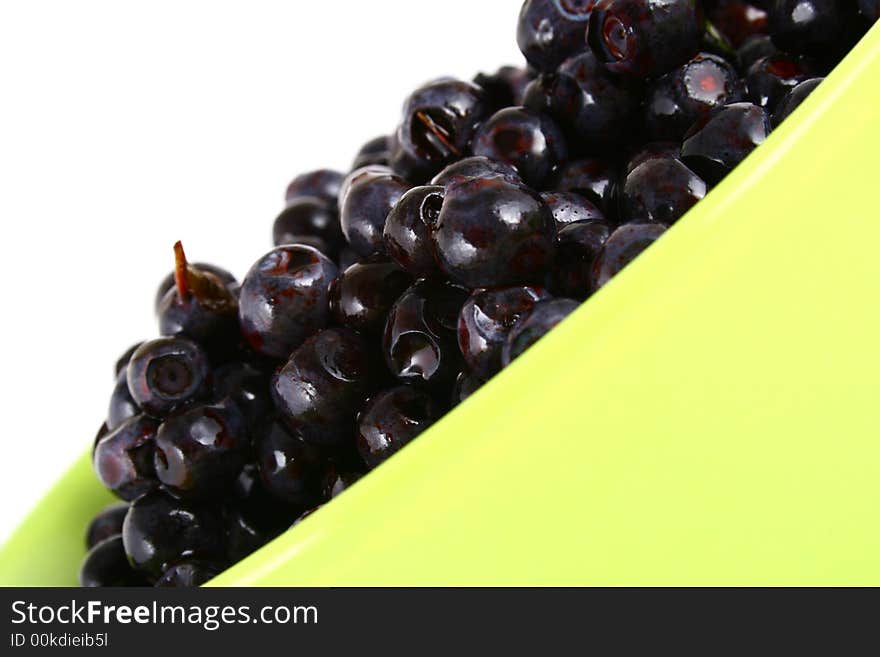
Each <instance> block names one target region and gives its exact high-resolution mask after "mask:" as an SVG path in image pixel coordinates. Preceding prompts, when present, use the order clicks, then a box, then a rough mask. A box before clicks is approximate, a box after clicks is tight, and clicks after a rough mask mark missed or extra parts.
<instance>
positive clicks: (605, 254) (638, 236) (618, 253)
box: [592, 224, 666, 291]
mask: <svg viewBox="0 0 880 657" xmlns="http://www.w3.org/2000/svg"><path fill="white" fill-rule="evenodd" d="M664 232H666V226H664V225H662V224H624V225H623V226H620V227H619V228H617V229H616V230H615V231H614V232H613V233H611V236H610V237H609V238H608V239H607V240H606V241H605V244H604V245H603V246H602V249H601V251H599V253H598V255H597V256H596V259H595V261H594V262H593V275H592V281H593V290H594V291H595V290H598V289H599V288H601V287H602V286H603V285H605V284H606V283H607V282H608V281H610V280H611V279H612V278H614V277H615V276H616V275H617V274H618V273H620V271H621V270H622V269H623V268H624V267H626V266H627V265H628V264H629V263H630V262H632V261H633V260H635V259H636V257H638V255H639V254H641V253H642V251H644V250H645V249H647V248H648V247H649V246H651V244H653V243H654V242H656V241H657V240H658V239H660V236H661V235H663V233H664Z"/></svg>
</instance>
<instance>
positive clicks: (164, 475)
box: [155, 402, 250, 499]
mask: <svg viewBox="0 0 880 657" xmlns="http://www.w3.org/2000/svg"><path fill="white" fill-rule="evenodd" d="M249 447H250V444H249V440H248V434H247V431H246V425H245V420H244V416H243V415H242V413H241V411H240V410H239V409H238V407H237V406H235V405H234V404H232V403H229V402H227V403H221V404H213V405H209V406H195V407H193V408H190V409H187V410H185V411H181V412H178V413H174V414H173V415H171V416H169V417H167V418H166V419H165V421H164V422H162V424H161V425H160V426H159V430H158V432H157V433H156V450H155V466H156V476H157V477H158V478H159V481H161V482H162V483H163V484H164V485H165V487H166V488H167V489H168V490H170V491H171V492H172V493H174V494H175V495H177V496H178V497H184V498H188V499H206V498H209V497H212V496H215V495H216V494H218V493H220V492H222V491H224V490H228V489H229V488H230V487H231V486H232V484H233V482H235V479H236V478H237V477H238V475H239V473H240V472H241V469H242V468H243V467H244V464H245V461H246V460H247V457H248V452H249Z"/></svg>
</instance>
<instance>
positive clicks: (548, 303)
mask: <svg viewBox="0 0 880 657" xmlns="http://www.w3.org/2000/svg"><path fill="white" fill-rule="evenodd" d="M579 305H580V304H579V303H578V302H577V301H574V300H573V299H547V300H545V301H541V302H540V303H537V304H535V307H534V308H532V311H531V312H530V313H528V314H527V315H525V316H523V317H522V318H520V321H518V322H517V323H516V324H515V325H514V327H513V329H511V331H510V333H509V334H508V336H507V340H505V342H504V348H503V350H502V352H501V362H502V364H503V365H504V367H507V366H508V365H510V363H511V362H513V360H514V359H516V358H518V357H519V356H520V354H522V353H523V352H524V351H525V350H526V349H528V348H529V347H531V346H532V345H533V344H535V343H536V342H537V341H538V340H540V339H541V338H542V337H544V336H545V335H546V334H547V333H549V332H550V331H551V330H552V329H553V328H554V327H555V326H556V325H557V324H559V323H560V322H561V321H562V320H563V319H565V318H566V317H568V316H569V315H570V314H571V313H573V312H574V311H575V310H577V307H578V306H579Z"/></svg>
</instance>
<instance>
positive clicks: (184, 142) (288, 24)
mask: <svg viewBox="0 0 880 657" xmlns="http://www.w3.org/2000/svg"><path fill="white" fill-rule="evenodd" d="M519 4H520V3H519V2H517V1H516V0H507V1H505V0H479V1H476V0H445V1H444V2H442V3H436V2H427V1H425V0H411V1H408V2H404V1H402V0H384V1H383V0H373V1H372V2H339V1H337V2H317V1H315V0H312V1H309V2H303V1H300V0H288V1H287V2H247V3H244V2H239V3H231V2H169V1H161V2H152V3H149V4H148V5H145V4H137V3H131V2H111V1H104V2H97V1H88V0H83V1H81V2H76V3H73V2H65V1H61V0H56V1H39V0H34V1H32V2H17V3H12V2H6V3H3V5H2V7H0V94H2V99H0V221H2V238H0V249H2V258H0V267H2V274H3V279H2V280H3V283H4V286H5V290H4V295H3V299H4V305H3V320H2V329H0V330H2V333H3V334H2V340H0V349H2V374H0V399H2V411H3V412H2V432H0V440H2V443H3V448H2V457H0V541H3V540H4V539H5V538H6V537H7V536H8V535H9V533H10V532H11V531H12V529H13V528H14V526H15V525H16V524H17V522H18V521H19V520H20V519H21V518H22V517H23V516H24V514H25V513H26V512H27V511H28V510H29V509H30V507H31V506H32V505H33V504H34V503H35V502H36V501H37V500H38V499H39V497H40V495H42V493H43V492H44V490H45V489H46V488H47V487H48V486H49V485H50V484H51V482H52V481H53V480H54V479H55V478H56V477H57V476H58V475H59V474H60V473H62V472H63V471H64V469H65V468H66V467H67V465H68V464H69V463H70V462H71V461H72V460H73V459H74V458H76V457H77V456H78V455H79V454H80V453H81V452H82V451H83V450H84V449H86V448H87V447H88V446H89V444H90V441H91V440H92V438H93V436H94V434H95V432H96V430H97V428H98V426H99V425H100V424H101V422H102V421H103V418H104V415H105V414H106V409H107V401H108V397H109V395H110V392H111V390H112V387H113V377H112V370H113V364H114V362H115V359H116V358H117V357H118V356H119V355H120V354H121V353H122V352H123V351H124V350H125V349H126V348H127V347H128V346H129V345H130V344H132V343H133V342H136V341H138V340H141V339H144V338H149V337H152V336H154V335H155V333H156V330H157V329H156V323H155V318H154V316H153V309H152V303H153V296H154V294H155V289H156V286H157V284H158V282H159V280H160V279H161V278H162V277H163V276H164V275H165V274H166V273H167V272H168V271H170V268H171V264H172V257H173V256H172V251H171V246H172V244H173V243H174V241H175V240H177V239H181V240H183V242H184V245H185V247H186V249H187V253H188V255H189V256H190V257H191V259H193V260H202V261H208V262H212V263H215V264H218V265H220V266H223V267H226V268H228V269H230V270H231V271H232V272H233V273H235V274H236V275H237V276H238V277H241V276H243V275H244V273H245V271H246V270H247V268H248V267H249V266H250V265H251V263H252V262H253V261H254V260H256V259H257V258H258V257H259V256H260V255H262V254H263V253H264V252H265V251H267V250H268V249H269V248H271V226H272V220H273V219H274V217H275V215H276V214H277V213H278V212H279V210H280V209H281V207H282V198H283V192H284V188H285V186H286V184H287V182H288V180H289V179H290V178H291V177H292V176H293V175H295V174H296V173H299V172H301V171H304V170H307V169H312V168H319V167H325V166H326V167H335V168H341V169H345V168H347V167H348V166H349V164H350V162H351V159H352V157H353V156H354V154H355V152H356V151H357V149H358V148H359V147H360V145H361V144H362V143H363V142H364V141H366V140H367V139H369V138H370V137H373V136H375V135H378V134H382V133H386V132H389V131H391V130H392V129H393V127H394V125H395V123H396V121H397V118H398V116H399V111H400V106H401V103H402V101H403V99H404V98H405V96H406V95H407V93H408V92H409V91H410V90H411V89H413V88H415V87H416V86H418V85H419V84H420V83H422V82H423V81H425V80H428V79H431V78H434V77H438V76H440V75H454V76H458V77H464V78H470V77H471V76H472V75H473V74H474V73H475V72H477V70H487V71H488V70H494V69H495V68H496V67H497V66H499V65H501V64H508V63H514V64H519V63H520V62H521V61H522V60H521V56H520V55H519V51H518V50H517V48H516V39H515V27H516V16H517V13H518V11H519ZM84 529H85V528H84Z"/></svg>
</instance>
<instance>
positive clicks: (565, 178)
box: [553, 157, 618, 221]
mask: <svg viewBox="0 0 880 657" xmlns="http://www.w3.org/2000/svg"><path fill="white" fill-rule="evenodd" d="M617 179H618V172H617V170H616V168H615V167H614V166H613V165H612V164H611V163H610V162H608V161H607V160H603V159H600V158H592V157H591V158H584V159H581V160H572V161H571V162H569V163H568V164H566V165H565V166H564V167H562V169H561V170H560V171H559V175H558V176H557V178H556V181H555V182H554V184H553V189H554V191H557V192H573V193H575V194H580V195H581V196H584V197H586V198H587V199H588V200H590V201H592V202H593V203H595V204H596V206H598V208H599V209H600V210H601V211H602V213H603V214H604V215H605V217H606V218H607V219H610V220H612V221H613V220H614V217H616V216H617Z"/></svg>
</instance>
